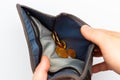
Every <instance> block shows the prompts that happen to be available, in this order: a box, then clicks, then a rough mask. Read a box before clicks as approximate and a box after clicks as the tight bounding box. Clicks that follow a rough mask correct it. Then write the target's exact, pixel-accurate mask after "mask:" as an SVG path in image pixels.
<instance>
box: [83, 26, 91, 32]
mask: <svg viewBox="0 0 120 80" xmlns="http://www.w3.org/2000/svg"><path fill="white" fill-rule="evenodd" d="M82 28H83V30H87V31H88V30H90V29H91V27H90V26H88V25H83V26H82Z"/></svg>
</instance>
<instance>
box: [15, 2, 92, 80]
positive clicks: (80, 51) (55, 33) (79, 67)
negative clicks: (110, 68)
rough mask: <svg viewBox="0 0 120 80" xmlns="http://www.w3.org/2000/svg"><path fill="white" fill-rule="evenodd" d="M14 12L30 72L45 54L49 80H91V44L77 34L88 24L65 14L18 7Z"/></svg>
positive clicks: (22, 6)
mask: <svg viewBox="0 0 120 80" xmlns="http://www.w3.org/2000/svg"><path fill="white" fill-rule="evenodd" d="M17 9H18V13H19V16H20V18H21V21H22V24H23V30H24V33H25V37H26V41H27V44H28V49H29V54H30V61H31V67H32V71H33V72H34V70H35V68H36V67H37V65H38V64H39V63H40V59H41V57H42V56H43V55H45V56H47V57H48V58H49V60H50V69H49V72H48V80H91V66H92V52H93V49H94V44H93V43H91V42H89V41H88V40H86V39H85V38H84V37H83V36H82V34H81V32H80V28H81V26H82V25H88V24H87V23H85V22H84V21H82V20H81V19H79V18H78V17H75V16H73V15H71V14H68V13H60V14H59V15H57V16H52V15H49V14H45V13H42V12H39V11H37V10H35V9H32V8H30V7H27V6H24V5H20V4H17Z"/></svg>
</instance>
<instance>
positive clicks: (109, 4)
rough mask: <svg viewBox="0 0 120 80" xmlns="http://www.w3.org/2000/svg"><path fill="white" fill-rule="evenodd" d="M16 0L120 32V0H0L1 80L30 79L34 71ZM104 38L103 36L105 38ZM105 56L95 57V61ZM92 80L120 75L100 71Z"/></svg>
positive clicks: (116, 78) (117, 78)
mask: <svg viewBox="0 0 120 80" xmlns="http://www.w3.org/2000/svg"><path fill="white" fill-rule="evenodd" d="M16 3H20V4H24V5H27V6H30V7H32V8H34V9H37V10H39V11H42V12H44V13H48V14H51V15H57V14H59V13H61V12H67V13H71V14H73V15H76V16H77V17H79V18H81V19H82V20H84V21H85V22H87V23H88V24H89V25H91V26H92V27H95V28H103V29H109V30H113V31H119V32H120V1H119V0H1V2H0V80H31V79H32V71H31V67H30V61H29V53H28V48H27V44H26V40H25V37H24V33H23V28H22V24H21V21H20V18H19V16H18V13H17V9H16ZM103 41H104V39H103ZM100 61H102V59H94V63H96V62H100ZM92 80H120V75H118V74H116V73H114V72H112V71H107V72H100V73H97V74H94V75H93V76H92Z"/></svg>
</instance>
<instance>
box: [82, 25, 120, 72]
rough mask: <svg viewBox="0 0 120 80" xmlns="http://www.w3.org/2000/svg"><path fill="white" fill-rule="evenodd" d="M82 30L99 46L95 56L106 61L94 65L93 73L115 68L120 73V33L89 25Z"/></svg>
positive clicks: (84, 34)
mask: <svg viewBox="0 0 120 80" xmlns="http://www.w3.org/2000/svg"><path fill="white" fill-rule="evenodd" d="M80 31H81V33H82V35H83V36H84V37H85V38H86V39H87V40H89V41H91V42H93V43H94V44H96V45H97V46H98V47H99V49H97V50H96V52H95V53H94V56H101V57H103V59H104V62H102V63H98V64H96V65H94V66H93V68H92V71H93V73H96V72H99V71H105V70H114V71H115V72H117V73H119V74H120V33H119V32H113V31H108V30H103V29H95V28H91V27H89V26H88V25H84V26H82V28H81V29H80Z"/></svg>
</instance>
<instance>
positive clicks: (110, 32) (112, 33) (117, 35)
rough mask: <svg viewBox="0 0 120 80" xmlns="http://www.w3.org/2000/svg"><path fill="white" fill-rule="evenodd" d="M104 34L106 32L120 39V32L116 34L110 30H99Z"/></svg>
mask: <svg viewBox="0 0 120 80" xmlns="http://www.w3.org/2000/svg"><path fill="white" fill-rule="evenodd" d="M99 30H100V31H102V32H105V33H107V34H109V35H111V36H116V37H120V35H119V34H120V32H114V31H109V30H104V29H99Z"/></svg>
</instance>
